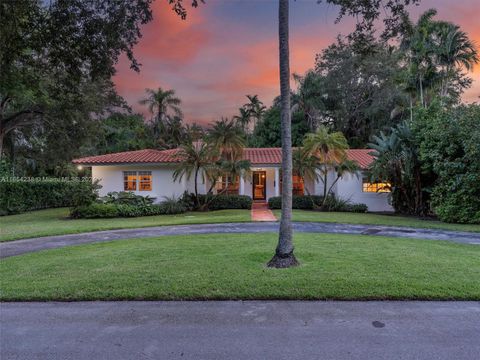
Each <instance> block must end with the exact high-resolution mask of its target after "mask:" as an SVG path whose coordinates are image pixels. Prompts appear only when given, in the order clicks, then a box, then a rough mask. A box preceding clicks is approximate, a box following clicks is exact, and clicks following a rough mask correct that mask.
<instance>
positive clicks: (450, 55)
mask: <svg viewBox="0 0 480 360" xmlns="http://www.w3.org/2000/svg"><path fill="white" fill-rule="evenodd" d="M439 27H440V29H439V35H438V38H439V44H440V48H439V49H438V52H437V58H438V63H439V64H440V66H442V67H443V68H444V70H443V80H442V85H441V96H446V95H447V91H448V85H449V81H450V79H451V78H453V77H454V76H455V69H456V68H464V69H465V70H467V71H471V70H473V67H474V65H475V64H478V62H479V61H480V59H479V55H478V51H477V48H476V47H475V44H474V43H473V42H472V41H471V40H470V39H469V37H468V35H467V34H466V33H465V32H464V31H461V30H460V27H459V26H458V25H455V24H452V23H448V22H441V23H440V26H439Z"/></svg>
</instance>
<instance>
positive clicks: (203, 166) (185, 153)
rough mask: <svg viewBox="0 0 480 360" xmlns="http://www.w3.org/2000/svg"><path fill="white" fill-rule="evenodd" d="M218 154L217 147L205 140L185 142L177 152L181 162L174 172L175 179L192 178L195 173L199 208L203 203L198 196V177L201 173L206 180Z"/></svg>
mask: <svg viewBox="0 0 480 360" xmlns="http://www.w3.org/2000/svg"><path fill="white" fill-rule="evenodd" d="M217 155H218V153H217V152H216V151H215V149H214V148H212V146H211V145H210V144H208V143H206V142H203V141H196V142H192V143H185V144H183V145H182V146H180V149H179V151H178V152H177V154H176V157H177V158H178V159H179V163H178V165H177V167H176V169H175V171H174V172H173V180H174V181H177V180H181V179H183V178H184V177H185V178H186V179H187V180H190V179H191V178H192V175H193V181H194V195H195V203H196V206H197V207H198V208H200V205H201V204H200V199H199V196H198V177H199V175H201V176H202V177H203V179H204V180H205V176H206V174H208V173H209V171H210V170H211V167H212V165H213V164H214V163H215V161H216V160H217Z"/></svg>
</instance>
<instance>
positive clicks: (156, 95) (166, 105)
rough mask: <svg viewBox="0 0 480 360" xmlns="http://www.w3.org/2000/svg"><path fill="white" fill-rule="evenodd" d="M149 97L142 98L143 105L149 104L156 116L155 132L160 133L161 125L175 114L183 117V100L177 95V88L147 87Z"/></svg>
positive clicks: (149, 108) (150, 109)
mask: <svg viewBox="0 0 480 360" xmlns="http://www.w3.org/2000/svg"><path fill="white" fill-rule="evenodd" d="M145 92H146V93H147V97H146V98H144V99H142V100H140V101H139V103H140V104H141V105H148V110H149V111H150V112H151V113H152V115H153V116H154V123H153V125H154V132H155V135H157V136H158V135H159V134H160V132H161V127H162V126H164V125H165V122H166V121H167V118H168V117H170V116H171V115H175V116H177V117H179V118H182V117H183V114H182V110H181V109H180V104H181V103H182V101H181V100H180V99H179V98H178V97H176V96H175V90H173V89H172V90H163V89H162V88H161V87H159V88H158V89H157V90H153V89H145Z"/></svg>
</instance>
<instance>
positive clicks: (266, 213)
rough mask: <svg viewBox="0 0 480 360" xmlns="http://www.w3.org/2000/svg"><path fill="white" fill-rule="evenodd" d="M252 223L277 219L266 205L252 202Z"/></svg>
mask: <svg viewBox="0 0 480 360" xmlns="http://www.w3.org/2000/svg"><path fill="white" fill-rule="evenodd" d="M252 221H277V218H276V217H275V215H273V213H272V211H271V210H270V209H269V208H268V204H267V203H265V202H254V203H253V204H252Z"/></svg>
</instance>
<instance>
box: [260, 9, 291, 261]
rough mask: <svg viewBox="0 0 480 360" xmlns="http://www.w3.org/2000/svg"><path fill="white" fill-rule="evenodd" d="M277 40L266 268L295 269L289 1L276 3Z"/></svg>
mask: <svg viewBox="0 0 480 360" xmlns="http://www.w3.org/2000/svg"><path fill="white" fill-rule="evenodd" d="M278 38H279V60H280V97H281V101H280V102H281V107H280V117H281V124H282V218H281V219H280V231H279V234H278V244H277V248H276V250H275V255H274V256H273V258H272V259H271V260H270V261H269V262H268V264H267V266H269V267H275V268H287V267H291V266H296V265H298V261H297V259H296V258H295V255H294V254H293V251H294V247H293V229H292V121H291V113H290V59H289V45H288V40H289V39H288V0H279V7H278Z"/></svg>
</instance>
